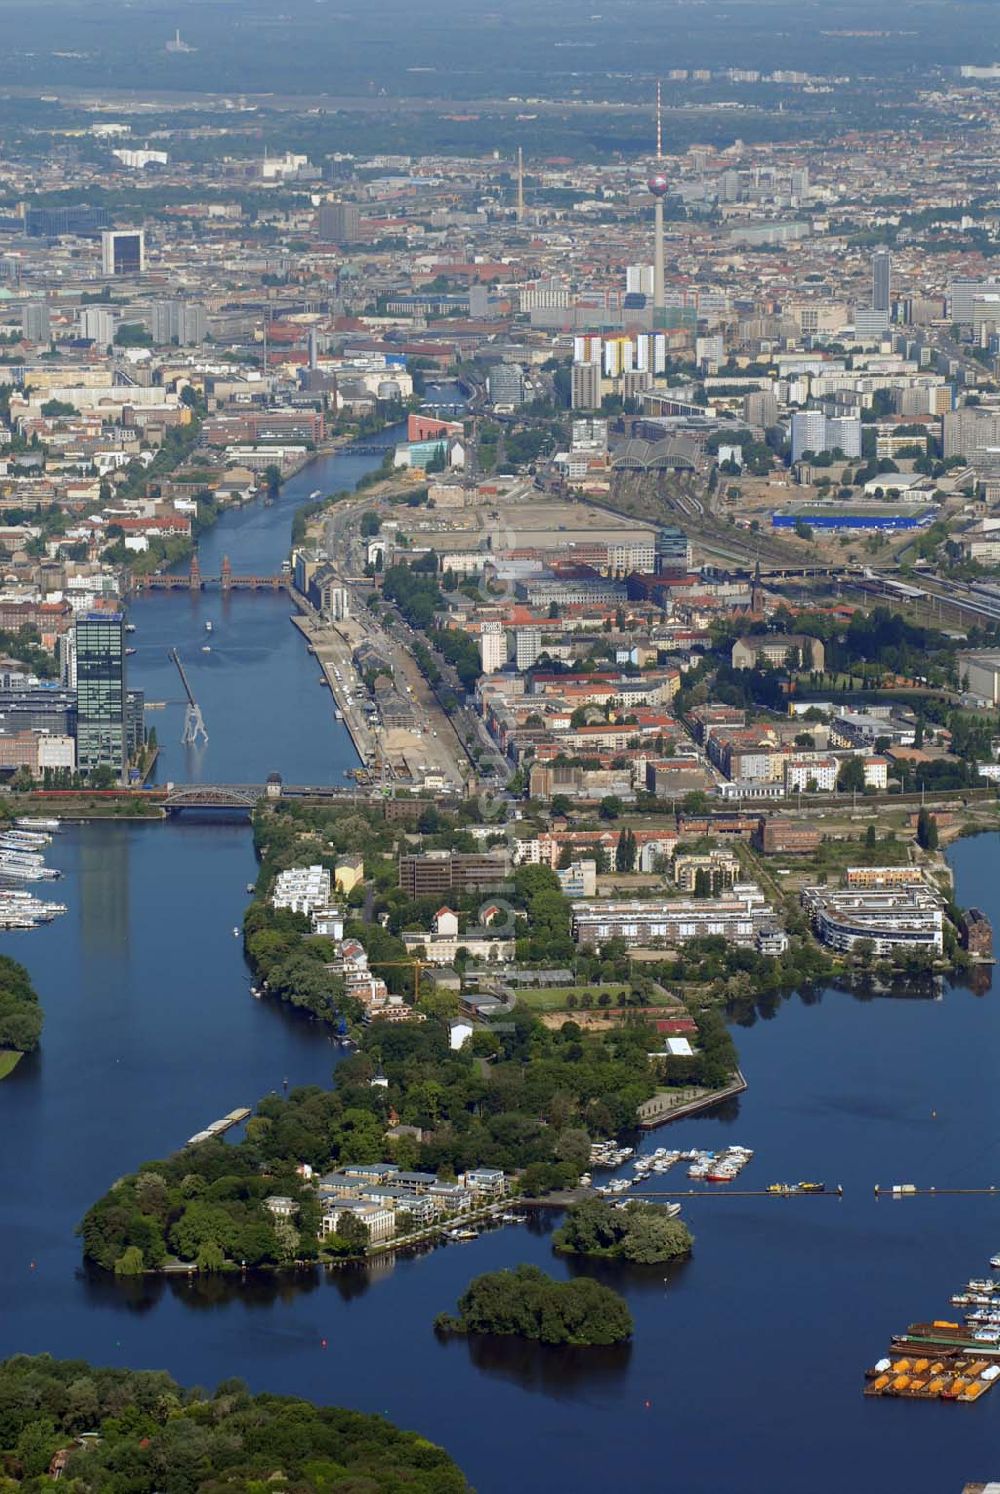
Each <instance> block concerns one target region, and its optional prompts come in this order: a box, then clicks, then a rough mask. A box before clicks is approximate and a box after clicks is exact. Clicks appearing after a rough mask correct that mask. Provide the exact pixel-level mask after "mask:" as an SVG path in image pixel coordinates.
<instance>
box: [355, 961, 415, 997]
mask: <svg viewBox="0 0 1000 1494" xmlns="http://www.w3.org/2000/svg"><path fill="white" fill-rule="evenodd" d="M368 963H369V965H371V966H372V967H373V968H378V967H382V968H383V969H390V970H403V969H412V971H413V1000H414V1003H416V1002H417V1001H419V1000H420V973H421V971H422V970H425V969H426V968H427V965H428V963H429V962H428V961H427V960H417V959H412V960H369V961H368Z"/></svg>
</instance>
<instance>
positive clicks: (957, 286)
mask: <svg viewBox="0 0 1000 1494" xmlns="http://www.w3.org/2000/svg"><path fill="white" fill-rule="evenodd" d="M998 291H1000V281H998V280H977V279H975V278H974V277H972V276H969V275H956V276H955V277H954V279H952V280H949V282H948V315H949V317H950V318H951V320H952V321H953V322H957V323H958V324H959V326H969V327H971V326H972V321H973V303H974V302H975V300H976V298H977V297H979V296H988V295H994V294H996V293H997V292H998Z"/></svg>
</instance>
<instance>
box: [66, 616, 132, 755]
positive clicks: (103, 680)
mask: <svg viewBox="0 0 1000 1494" xmlns="http://www.w3.org/2000/svg"><path fill="white" fill-rule="evenodd" d="M125 697H126V687H125V618H124V615H123V614H122V613H121V612H88V613H85V614H83V615H81V616H80V617H78V618H77V620H76V704H77V716H76V761H77V767H78V768H79V770H80V772H81V773H88V774H92V773H95V772H97V770H98V769H99V768H109V769H110V770H111V772H112V773H113V774H114V776H115V778H116V779H118V781H119V782H121V783H124V782H125V781H126V778H127V774H128V756H127V747H128V736H127V724H126V700H125Z"/></svg>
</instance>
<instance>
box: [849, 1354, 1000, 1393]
mask: <svg viewBox="0 0 1000 1494" xmlns="http://www.w3.org/2000/svg"><path fill="white" fill-rule="evenodd" d="M998 1379H1000V1364H996V1363H991V1362H990V1360H989V1359H987V1358H984V1357H982V1356H980V1357H979V1358H958V1357H956V1358H952V1359H949V1358H947V1357H946V1356H944V1355H941V1356H938V1357H933V1356H930V1355H926V1354H925V1355H923V1356H921V1357H919V1358H910V1357H908V1356H907V1355H905V1354H904V1355H903V1356H902V1357H900V1358H887V1359H880V1360H879V1362H878V1364H876V1365H875V1367H874V1368H873V1369H870V1370H869V1371H868V1372H867V1380H868V1383H867V1384H866V1386H865V1395H871V1396H883V1395H884V1396H892V1397H899V1398H901V1399H903V1400H922V1401H935V1400H937V1401H964V1402H966V1403H967V1404H968V1403H969V1402H971V1401H978V1400H980V1399H981V1397H982V1396H984V1395H985V1394H986V1393H987V1391H989V1390H992V1388H993V1386H994V1385H995V1384H996V1382H997V1380H998Z"/></svg>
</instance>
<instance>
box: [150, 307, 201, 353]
mask: <svg viewBox="0 0 1000 1494" xmlns="http://www.w3.org/2000/svg"><path fill="white" fill-rule="evenodd" d="M150 323H151V327H150V330H151V331H152V334H153V341H154V343H156V344H157V346H165V345H166V344H167V343H174V342H175V343H176V344H177V345H178V347H189V346H191V345H193V344H196V343H199V342H204V341H205V308H204V306H201V305H199V303H198V302H197V301H154V302H153V309H152V315H151V317H150Z"/></svg>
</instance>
